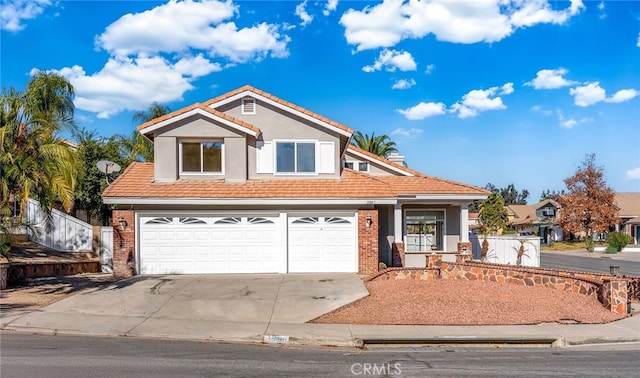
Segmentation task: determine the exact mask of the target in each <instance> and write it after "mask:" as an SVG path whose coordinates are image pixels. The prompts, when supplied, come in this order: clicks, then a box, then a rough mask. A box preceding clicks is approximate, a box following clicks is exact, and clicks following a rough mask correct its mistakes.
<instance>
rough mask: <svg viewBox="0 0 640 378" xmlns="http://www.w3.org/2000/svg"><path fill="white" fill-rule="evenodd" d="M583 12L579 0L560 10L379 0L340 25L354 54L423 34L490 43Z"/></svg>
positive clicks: (491, 2) (488, 2)
mask: <svg viewBox="0 0 640 378" xmlns="http://www.w3.org/2000/svg"><path fill="white" fill-rule="evenodd" d="M583 8H584V5H583V4H582V0H571V5H570V6H569V7H568V8H565V9H562V10H553V9H552V8H551V5H550V4H549V2H548V1H546V0H514V1H505V0H485V1H450V0H431V1H403V0H384V1H383V2H382V3H380V4H377V5H375V6H366V7H365V8H363V9H362V10H355V9H349V10H348V11H346V12H345V13H344V14H343V15H342V17H341V18H340V24H341V25H342V26H343V27H344V28H345V37H346V39H347V42H348V43H349V44H351V45H355V46H356V50H357V51H362V50H367V49H375V48H379V47H387V48H388V47H392V46H395V45H396V44H397V43H399V42H400V41H402V40H404V39H419V38H423V37H425V36H427V35H429V34H433V35H434V36H435V37H436V39H438V40H440V41H445V42H454V43H477V42H486V43H492V42H497V41H500V40H502V39H504V38H506V37H508V36H509V35H511V34H512V33H513V32H514V31H515V30H516V29H518V28H522V27H530V26H533V25H536V24H545V23H546V24H548V23H552V24H563V23H565V22H566V21H567V20H568V19H569V18H570V17H571V16H573V15H575V14H577V13H579V12H580V11H581V10H582V9H583Z"/></svg>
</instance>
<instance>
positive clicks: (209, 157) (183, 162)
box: [180, 141, 224, 174]
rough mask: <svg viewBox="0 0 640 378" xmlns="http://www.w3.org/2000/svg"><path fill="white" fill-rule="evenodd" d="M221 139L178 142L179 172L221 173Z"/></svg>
mask: <svg viewBox="0 0 640 378" xmlns="http://www.w3.org/2000/svg"><path fill="white" fill-rule="evenodd" d="M223 160H224V143H222V141H206V142H188V141H184V142H180V172H181V173H188V174H222V173H223V167H224V164H223Z"/></svg>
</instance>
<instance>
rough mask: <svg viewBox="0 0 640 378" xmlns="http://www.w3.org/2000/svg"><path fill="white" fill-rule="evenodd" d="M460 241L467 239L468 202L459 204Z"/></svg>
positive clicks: (466, 240) (464, 241)
mask: <svg viewBox="0 0 640 378" xmlns="http://www.w3.org/2000/svg"><path fill="white" fill-rule="evenodd" d="M460 241H461V242H463V243H466V242H468V241H469V204H468V203H465V204H462V205H460Z"/></svg>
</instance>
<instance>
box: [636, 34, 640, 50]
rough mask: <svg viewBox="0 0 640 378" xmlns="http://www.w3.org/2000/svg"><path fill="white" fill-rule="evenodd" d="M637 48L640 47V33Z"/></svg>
mask: <svg viewBox="0 0 640 378" xmlns="http://www.w3.org/2000/svg"><path fill="white" fill-rule="evenodd" d="M636 46H638V47H640V33H638V42H636Z"/></svg>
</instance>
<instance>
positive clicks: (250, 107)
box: [242, 98, 256, 114]
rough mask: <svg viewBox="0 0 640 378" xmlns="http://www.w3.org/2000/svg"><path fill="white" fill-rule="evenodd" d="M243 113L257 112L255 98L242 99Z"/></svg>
mask: <svg viewBox="0 0 640 378" xmlns="http://www.w3.org/2000/svg"><path fill="white" fill-rule="evenodd" d="M242 114H256V100H255V99H253V98H243V99H242Z"/></svg>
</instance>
